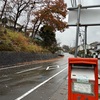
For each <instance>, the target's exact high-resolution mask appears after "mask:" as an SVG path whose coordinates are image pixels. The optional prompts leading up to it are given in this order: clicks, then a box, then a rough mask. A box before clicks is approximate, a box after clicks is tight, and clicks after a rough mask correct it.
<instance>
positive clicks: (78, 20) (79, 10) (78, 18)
mask: <svg viewBox="0 0 100 100" xmlns="http://www.w3.org/2000/svg"><path fill="white" fill-rule="evenodd" d="M80 12H81V4H79V5H78V13H77V30H76V44H75V55H74V56H75V57H77V53H78V51H77V49H78V37H79V26H80Z"/></svg>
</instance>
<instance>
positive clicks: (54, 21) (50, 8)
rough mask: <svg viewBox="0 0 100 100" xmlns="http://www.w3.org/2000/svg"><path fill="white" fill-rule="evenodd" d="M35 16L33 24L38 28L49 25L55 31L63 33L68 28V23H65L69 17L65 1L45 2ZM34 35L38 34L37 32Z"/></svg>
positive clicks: (49, 0) (46, 0) (53, 0)
mask: <svg viewBox="0 0 100 100" xmlns="http://www.w3.org/2000/svg"><path fill="white" fill-rule="evenodd" d="M34 15H35V19H34V20H33V23H35V24H34V25H36V24H37V25H36V26H38V28H39V27H40V26H41V24H42V25H46V24H47V25H49V26H51V27H52V28H53V29H54V31H61V32H62V31H64V29H65V28H66V27H67V23H66V22H64V21H63V20H64V18H66V15H67V5H66V4H65V3H64V0H44V6H43V5H42V7H41V9H40V10H38V11H36V12H34ZM34 30H35V29H34ZM37 30H38V29H37ZM34 33H35V34H36V31H35V32H34Z"/></svg>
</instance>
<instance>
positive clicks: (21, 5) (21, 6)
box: [14, 0, 33, 29]
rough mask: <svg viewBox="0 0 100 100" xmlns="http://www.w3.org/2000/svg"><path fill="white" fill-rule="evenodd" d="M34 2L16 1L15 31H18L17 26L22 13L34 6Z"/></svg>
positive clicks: (29, 0) (27, 0)
mask: <svg viewBox="0 0 100 100" xmlns="http://www.w3.org/2000/svg"><path fill="white" fill-rule="evenodd" d="M32 2H33V0H14V6H15V9H14V10H15V21H14V29H16V24H17V21H18V19H19V17H20V16H21V13H22V12H23V11H24V10H25V9H26V8H28V7H29V5H30V4H32Z"/></svg>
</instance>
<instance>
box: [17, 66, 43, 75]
mask: <svg viewBox="0 0 100 100" xmlns="http://www.w3.org/2000/svg"><path fill="white" fill-rule="evenodd" d="M41 67H42V66H40V67H36V68H30V69H26V70H23V71H20V72H17V73H16V74H21V73H25V72H29V71H32V70H36V69H39V68H41Z"/></svg>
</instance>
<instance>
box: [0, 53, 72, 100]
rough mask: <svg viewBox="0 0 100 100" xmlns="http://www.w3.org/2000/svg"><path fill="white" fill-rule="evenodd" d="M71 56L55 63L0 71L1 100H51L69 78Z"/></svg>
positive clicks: (66, 56)
mask: <svg viewBox="0 0 100 100" xmlns="http://www.w3.org/2000/svg"><path fill="white" fill-rule="evenodd" d="M71 56H72V55H70V54H65V57H63V58H60V59H59V60H56V61H53V62H46V63H41V64H31V65H26V66H23V65H22V66H18V67H17V66H15V67H14V68H13V67H10V68H4V69H0V100H22V99H23V100H33V98H34V100H49V98H50V96H52V95H53V94H54V92H55V91H56V90H57V88H58V87H59V86H60V85H61V83H62V82H63V80H64V79H65V78H66V77H67V64H68V57H71Z"/></svg>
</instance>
